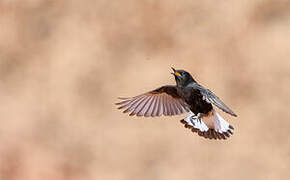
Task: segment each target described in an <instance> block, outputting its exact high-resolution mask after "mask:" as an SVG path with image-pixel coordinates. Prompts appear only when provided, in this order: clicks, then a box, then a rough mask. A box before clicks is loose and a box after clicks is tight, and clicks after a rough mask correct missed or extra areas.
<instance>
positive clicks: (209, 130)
mask: <svg viewBox="0 0 290 180" xmlns="http://www.w3.org/2000/svg"><path fill="white" fill-rule="evenodd" d="M171 69H172V70H173V72H172V73H171V74H172V75H173V76H174V78H175V82H176V85H165V86H161V87H159V88H157V89H155V90H152V91H149V92H146V93H143V94H140V95H137V96H134V97H129V98H119V99H120V101H119V102H118V103H116V105H117V106H118V109H125V110H124V111H123V112H124V113H130V114H129V116H134V115H136V116H143V117H157V116H162V115H164V116H173V115H180V114H183V113H189V115H188V116H187V117H185V118H183V119H181V120H180V122H181V123H182V124H184V127H185V128H188V129H190V130H191V131H192V132H193V133H197V134H198V135H199V136H201V137H204V138H206V139H216V140H219V139H224V140H225V139H228V138H229V137H230V136H231V135H233V132H234V127H233V126H232V125H230V124H229V123H228V122H227V121H226V120H224V119H223V118H222V117H221V116H220V115H219V113H218V112H217V110H216V108H215V107H217V108H219V109H220V110H222V111H224V112H225V113H228V114H230V115H232V116H234V117H237V115H236V114H235V113H234V112H233V111H232V110H231V109H230V108H229V107H228V106H227V105H225V103H223V102H222V101H221V100H220V98H219V97H218V96H216V95H215V94H214V93H213V92H212V91H210V90H209V89H207V88H205V87H203V86H202V85H200V84H199V83H198V82H197V81H196V80H195V79H194V78H193V77H192V76H191V75H190V73H188V72H187V71H185V70H176V69H174V68H173V67H171ZM214 106H215V107H214Z"/></svg>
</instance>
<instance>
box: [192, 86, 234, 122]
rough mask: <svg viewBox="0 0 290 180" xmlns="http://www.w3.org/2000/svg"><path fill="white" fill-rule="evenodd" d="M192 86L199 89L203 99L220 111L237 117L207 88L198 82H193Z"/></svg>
mask: <svg viewBox="0 0 290 180" xmlns="http://www.w3.org/2000/svg"><path fill="white" fill-rule="evenodd" d="M194 88H196V89H199V90H200V93H201V94H202V96H203V99H204V100H206V102H208V103H211V104H214V105H215V106H216V107H218V108H219V109H221V110H222V111H224V112H226V113H229V114H230V115H232V116H235V117H237V115H236V114H235V113H234V112H233V111H232V110H231V109H230V108H229V107H228V106H227V105H225V104H224V103H223V102H222V101H221V100H220V99H219V98H218V97H217V96H216V95H215V94H214V93H213V92H211V91H210V90H209V89H206V88H204V87H202V86H201V85H199V84H195V85H194Z"/></svg>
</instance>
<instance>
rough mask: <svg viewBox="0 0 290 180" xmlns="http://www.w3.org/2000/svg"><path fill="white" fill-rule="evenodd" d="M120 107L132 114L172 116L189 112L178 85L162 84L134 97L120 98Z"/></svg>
mask: <svg viewBox="0 0 290 180" xmlns="http://www.w3.org/2000/svg"><path fill="white" fill-rule="evenodd" d="M119 99H121V102H118V103H116V105H118V106H119V107H118V109H125V111H123V112H124V113H128V112H131V113H130V114H129V115H130V116H134V115H136V116H145V117H149V116H152V117H155V116H161V115H164V116H172V115H178V114H182V113H185V112H188V110H187V107H186V104H185V103H184V101H183V100H182V99H181V97H180V96H179V95H178V93H177V87H176V86H162V87H160V88H158V89H155V90H153V91H150V92H147V93H144V94H141V95H138V96H135V97H132V98H119Z"/></svg>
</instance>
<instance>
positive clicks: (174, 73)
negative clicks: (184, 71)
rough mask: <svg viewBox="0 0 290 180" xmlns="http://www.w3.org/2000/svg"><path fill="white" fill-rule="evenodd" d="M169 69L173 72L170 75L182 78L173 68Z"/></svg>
mask: <svg viewBox="0 0 290 180" xmlns="http://www.w3.org/2000/svg"><path fill="white" fill-rule="evenodd" d="M171 69H172V70H173V73H171V74H173V75H176V76H179V77H182V76H181V74H180V73H179V72H177V71H176V70H175V69H174V68H173V67H171Z"/></svg>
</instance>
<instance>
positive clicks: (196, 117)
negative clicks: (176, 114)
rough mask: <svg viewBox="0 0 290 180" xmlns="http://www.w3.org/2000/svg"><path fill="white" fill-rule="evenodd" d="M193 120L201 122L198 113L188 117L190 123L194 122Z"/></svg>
mask: <svg viewBox="0 0 290 180" xmlns="http://www.w3.org/2000/svg"><path fill="white" fill-rule="evenodd" d="M193 120H196V121H197V122H199V123H201V118H200V113H198V114H197V115H196V116H192V117H191V118H190V121H191V123H192V124H194V122H193Z"/></svg>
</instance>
